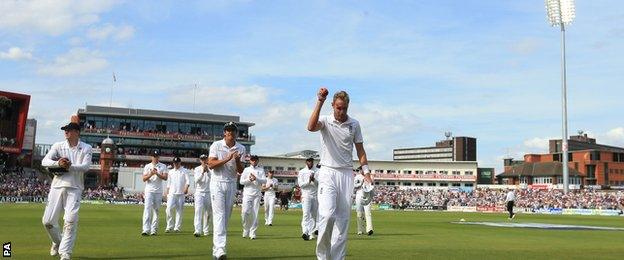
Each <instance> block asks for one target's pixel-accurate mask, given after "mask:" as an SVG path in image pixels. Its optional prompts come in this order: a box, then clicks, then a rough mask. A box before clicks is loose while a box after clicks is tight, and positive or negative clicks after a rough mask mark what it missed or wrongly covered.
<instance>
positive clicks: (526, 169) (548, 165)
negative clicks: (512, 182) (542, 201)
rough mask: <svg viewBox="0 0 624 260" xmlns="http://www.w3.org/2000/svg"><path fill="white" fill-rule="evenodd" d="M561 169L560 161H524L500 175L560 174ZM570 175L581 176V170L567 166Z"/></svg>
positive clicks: (536, 175) (538, 175)
mask: <svg viewBox="0 0 624 260" xmlns="http://www.w3.org/2000/svg"><path fill="white" fill-rule="evenodd" d="M562 171H563V169H562V164H561V162H525V163H521V164H516V165H514V166H512V167H511V168H510V169H509V170H506V171H504V172H503V173H501V174H500V175H498V176H500V177H519V176H520V175H522V176H535V177H540V176H562V175H563V173H562ZM569 173H570V176H581V175H582V174H581V172H579V171H578V170H576V169H574V168H569Z"/></svg>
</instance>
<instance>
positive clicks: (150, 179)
mask: <svg viewBox="0 0 624 260" xmlns="http://www.w3.org/2000/svg"><path fill="white" fill-rule="evenodd" d="M150 157H151V159H152V161H151V162H150V163H148V164H146V165H145V167H143V182H145V190H144V191H143V233H141V235H143V236H149V235H152V236H155V235H156V232H157V231H158V209H160V205H162V196H163V181H166V180H167V166H166V165H165V164H164V163H161V162H160V161H159V158H160V152H158V150H154V151H152V152H151V153H150Z"/></svg>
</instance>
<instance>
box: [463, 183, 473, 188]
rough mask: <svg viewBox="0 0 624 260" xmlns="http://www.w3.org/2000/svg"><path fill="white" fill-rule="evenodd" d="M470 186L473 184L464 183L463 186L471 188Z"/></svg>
mask: <svg viewBox="0 0 624 260" xmlns="http://www.w3.org/2000/svg"><path fill="white" fill-rule="evenodd" d="M472 186H473V184H472V183H466V184H464V187H472Z"/></svg>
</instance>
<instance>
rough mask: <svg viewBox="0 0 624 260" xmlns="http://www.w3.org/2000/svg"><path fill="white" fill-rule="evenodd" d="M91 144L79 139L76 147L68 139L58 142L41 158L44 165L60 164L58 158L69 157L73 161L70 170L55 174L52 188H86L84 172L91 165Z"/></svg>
mask: <svg viewBox="0 0 624 260" xmlns="http://www.w3.org/2000/svg"><path fill="white" fill-rule="evenodd" d="M92 153H93V151H92V149H91V146H90V145H88V144H86V143H84V142H81V141H78V144H77V145H76V146H74V147H70V146H69V142H68V141H62V142H57V143H55V144H53V145H52V147H51V148H50V151H48V153H47V154H46V156H45V157H44V158H43V160H41V165H42V166H44V167H49V166H58V160H59V159H61V158H67V159H69V161H70V162H71V166H69V170H68V171H67V172H66V173H63V174H62V175H54V179H52V184H51V186H50V187H52V188H77V189H81V190H83V189H84V173H85V172H87V171H88V170H89V167H90V166H91V154H92Z"/></svg>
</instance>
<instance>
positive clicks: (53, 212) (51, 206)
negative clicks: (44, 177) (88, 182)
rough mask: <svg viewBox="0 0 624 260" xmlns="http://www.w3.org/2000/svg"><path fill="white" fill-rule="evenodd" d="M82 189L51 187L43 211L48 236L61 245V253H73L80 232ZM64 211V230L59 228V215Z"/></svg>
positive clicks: (43, 220)
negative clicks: (79, 212) (79, 211)
mask: <svg viewBox="0 0 624 260" xmlns="http://www.w3.org/2000/svg"><path fill="white" fill-rule="evenodd" d="M81 196H82V190H80V189H77V188H50V193H48V204H47V205H46V208H45V211H44V212H43V218H42V221H41V222H42V223H43V226H44V227H45V229H46V231H47V232H48V236H50V239H51V240H52V242H53V243H54V244H57V245H58V246H59V249H58V252H59V253H60V254H71V253H72V249H73V248H74V242H76V235H77V233H78V210H79V209H80V198H81ZM62 211H64V215H63V221H64V222H65V223H64V225H63V232H62V234H61V230H60V229H59V217H60V216H61V212H62Z"/></svg>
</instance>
